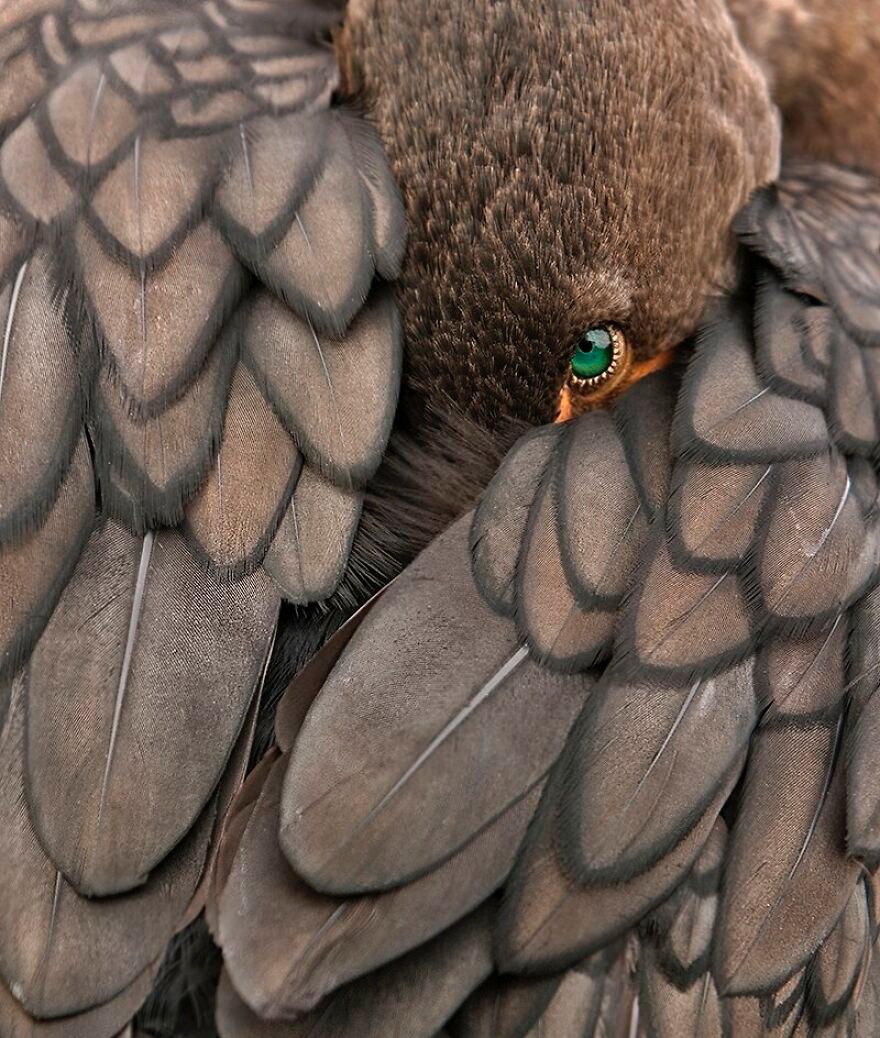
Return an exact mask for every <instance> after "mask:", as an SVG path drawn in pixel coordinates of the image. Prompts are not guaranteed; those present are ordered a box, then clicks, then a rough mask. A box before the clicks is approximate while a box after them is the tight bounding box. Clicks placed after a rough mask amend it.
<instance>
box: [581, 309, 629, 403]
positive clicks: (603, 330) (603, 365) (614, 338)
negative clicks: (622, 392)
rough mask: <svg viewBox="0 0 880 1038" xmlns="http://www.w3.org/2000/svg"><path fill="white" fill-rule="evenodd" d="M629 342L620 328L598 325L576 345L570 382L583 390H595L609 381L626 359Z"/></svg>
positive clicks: (584, 334) (587, 332)
mask: <svg viewBox="0 0 880 1038" xmlns="http://www.w3.org/2000/svg"><path fill="white" fill-rule="evenodd" d="M624 349H625V341H624V338H623V334H622V333H621V332H620V331H618V329H617V328H614V327H612V326H611V325H608V324H597V325H594V326H593V327H592V328H588V329H587V330H586V331H585V332H584V333H583V334H582V335H581V337H580V338H579V339H578V341H577V342H576V343H575V348H574V353H573V354H572V355H571V375H570V381H571V382H572V383H573V384H574V385H575V386H576V387H577V388H579V389H592V388H594V387H596V386H600V385H603V384H604V383H605V382H607V381H608V380H609V379H610V378H611V377H612V376H613V375H614V374H615V373H616V372H617V370H618V369H619V368H620V366H621V364H622V362H623V359H624Z"/></svg>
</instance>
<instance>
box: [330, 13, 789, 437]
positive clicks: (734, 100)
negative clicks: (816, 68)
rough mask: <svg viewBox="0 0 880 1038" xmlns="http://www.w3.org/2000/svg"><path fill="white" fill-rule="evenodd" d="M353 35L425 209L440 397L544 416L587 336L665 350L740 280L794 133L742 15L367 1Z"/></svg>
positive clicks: (413, 341)
mask: <svg viewBox="0 0 880 1038" xmlns="http://www.w3.org/2000/svg"><path fill="white" fill-rule="evenodd" d="M342 40H343V49H344V66H345V67H347V68H348V69H349V74H348V76H347V80H346V85H347V86H349V87H350V88H353V89H354V90H356V91H357V93H358V95H359V96H361V97H363V99H364V101H365V103H366V104H367V106H368V108H369V110H370V112H371V114H372V115H373V118H374V119H375V121H376V125H377V127H378V129H379V132H380V133H381V135H382V139H383V141H384V143H385V146H386V149H387V151H388V154H389V158H390V160H391V163H392V168H393V169H394V172H395V175H396V177H397V179H398V182H399V184H400V187H401V191H402V194H403V199H404V203H405V206H406V210H407V217H408V221H409V251H408V259H407V263H406V265H405V267H404V270H403V275H402V279H401V281H400V284H399V289H398V298H399V300H400V305H401V313H402V318H403V323H404V334H405V337H406V341H407V342H408V344H409V349H408V354H407V360H408V365H409V373H410V378H411V380H412V382H413V383H414V384H415V386H416V387H417V388H418V390H419V391H420V392H421V393H422V394H426V395H428V396H435V395H437V394H444V395H446V396H448V397H449V398H450V399H451V400H453V401H455V402H456V404H457V405H458V406H459V407H462V408H464V409H465V410H466V411H467V412H468V413H469V414H470V415H472V416H475V417H477V418H478V420H480V421H483V422H488V423H493V422H497V421H498V420H499V419H500V418H502V417H505V416H510V415H513V416H515V417H517V418H522V419H525V420H528V421H529V422H532V423H535V424H539V423H542V422H547V421H549V420H551V419H552V418H553V417H554V415H555V413H556V407H557V396H558V391H559V385H560V382H561V379H562V374H563V372H564V370H565V368H566V366H567V364H568V360H569V357H570V355H571V346H572V343H573V341H574V340H575V339H576V338H577V336H578V334H579V333H580V332H581V330H582V329H583V328H585V327H587V326H588V325H590V324H594V323H597V322H600V321H603V320H609V321H615V322H617V323H619V324H620V325H621V326H622V327H623V328H624V329H625V330H626V331H627V332H628V334H629V336H630V337H631V339H632V342H633V346H634V349H635V350H636V352H637V354H638V355H639V356H642V357H647V356H650V355H652V354H653V353H656V352H657V351H659V350H661V349H663V348H665V347H668V346H671V345H674V344H676V343H678V342H679V341H680V340H681V339H682V338H684V337H685V336H686V335H688V334H689V333H690V332H691V331H693V328H694V326H695V324H696V321H697V318H698V316H699V314H700V312H701V310H702V308H703V306H704V303H705V299H706V296H707V295H708V294H711V293H713V292H716V291H725V290H729V289H730V288H731V287H732V286H733V284H734V281H735V276H736V271H735V262H734V259H735V251H736V250H735V245H734V242H733V239H732V237H731V236H730V224H731V220H732V217H733V215H734V213H735V212H736V210H737V209H738V208H739V207H740V206H741V205H742V204H743V202H744V201H745V200H746V198H747V197H748V195H749V192H750V191H752V190H753V189H754V188H755V187H757V186H758V185H759V184H764V183H767V182H769V181H770V180H772V179H773V177H774V176H775V175H776V172H777V168H778V166H777V156H778V125H777V119H776V116H775V114H774V112H773V109H772V107H771V104H770V101H769V98H768V96H767V90H766V86H765V84H764V82H763V79H762V78H761V76H760V75H759V73H758V70H757V68H756V67H755V66H754V65H753V63H752V62H751V61H750V59H749V58H748V57H747V55H746V54H745V52H744V51H743V50H742V48H741V47H740V45H739V43H738V41H737V39H736V35H735V30H734V28H733V25H732V23H731V21H730V18H729V16H728V14H727V12H726V10H725V8H724V5H723V4H721V3H715V2H712V3H709V4H705V3H703V4H697V3H694V2H691V0H668V2H666V0H664V2H663V3H661V4H650V5H646V4H627V3H623V2H620V0H602V2H599V3H593V4H589V5H586V4H581V3H577V2H575V0H562V2H558V3H552V4H523V3H517V2H502V3H489V2H487V0H480V2H478V3H472V2H465V0H461V2H459V0H456V2H455V3H453V4H451V5H449V4H446V5H444V7H443V11H442V13H439V12H437V11H435V10H433V8H432V5H429V4H423V3H421V2H418V3H401V2H398V0H360V2H358V3H355V4H352V5H350V8H349V13H348V17H347V20H346V26H345V32H344V34H343V37H342Z"/></svg>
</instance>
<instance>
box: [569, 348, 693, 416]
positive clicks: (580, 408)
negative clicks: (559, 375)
mask: <svg viewBox="0 0 880 1038" xmlns="http://www.w3.org/2000/svg"><path fill="white" fill-rule="evenodd" d="M614 331H615V332H616V334H617V335H618V336H619V337H620V350H621V355H620V358H619V360H618V361H617V362H616V363H612V364H610V365H609V366H608V368H607V369H606V371H604V372H603V373H602V374H601V375H598V376H594V377H592V378H588V379H584V378H580V377H578V376H577V375H575V373H574V371H573V370H572V368H571V367H569V370H568V373H567V375H566V378H565V383H564V385H563V387H562V389H561V391H560V394H559V410H558V412H557V414H556V421H557V422H567V421H568V420H569V419H570V418H577V417H578V415H582V414H584V412H586V411H592V410H594V409H595V408H598V407H603V406H605V405H607V404H609V403H610V402H611V400H613V399H614V398H615V397H616V396H618V394H620V393H622V392H624V391H625V390H626V389H628V388H629V387H630V386H631V385H633V384H634V383H635V382H638V380H639V379H641V378H645V376H646V375H650V374H652V373H653V372H655V371H660V370H661V369H662V368H665V367H668V365H669V364H671V363H672V361H673V360H674V359H675V349H674V348H673V349H667V350H661V351H660V352H659V353H655V354H654V356H652V357H649V358H648V359H647V360H643V361H636V359H635V355H634V353H633V351H632V348H631V347H630V345H629V343H628V341H627V339H626V335H625V334H624V333H623V332H622V331H621V330H620V329H619V328H614Z"/></svg>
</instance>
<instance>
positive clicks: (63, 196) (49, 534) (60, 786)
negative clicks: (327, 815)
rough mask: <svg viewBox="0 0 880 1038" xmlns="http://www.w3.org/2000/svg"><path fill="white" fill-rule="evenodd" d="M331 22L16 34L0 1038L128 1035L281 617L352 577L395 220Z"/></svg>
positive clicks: (382, 381)
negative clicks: (282, 610)
mask: <svg viewBox="0 0 880 1038" xmlns="http://www.w3.org/2000/svg"><path fill="white" fill-rule="evenodd" d="M340 16H341V15H340V5H338V4H335V3H327V2H318V0H315V2H310V0H301V2H289V0H286V2H274V0H204V2H202V0H193V2H191V3H187V4H180V3H176V2H175V3H164V2H152V0H151V2H147V3H133V2H129V0H107V2H105V0H101V2H93V0H12V2H11V3H7V4H5V5H4V7H3V10H2V12H0V587H2V588H3V593H2V599H0V831H2V832H3V834H4V835H3V840H2V844H0V848H2V850H0V1032H2V1033H3V1034H13V1033H14V1034H19V1033H25V1030H26V1032H27V1033H28V1034H31V1033H33V1034H36V1033H38V1032H39V1033H42V1031H39V1028H40V1027H44V1026H45V1027H47V1028H49V1029H51V1028H52V1027H54V1026H55V1025H56V1023H57V1021H59V1020H63V1021H64V1026H65V1027H66V1028H67V1030H64V1031H63V1033H64V1034H74V1033H76V1034H79V1033H83V1034H88V1035H89V1036H90V1038H101V1036H103V1035H108V1036H109V1035H111V1034H113V1033H115V1032H116V1031H117V1030H118V1029H119V1028H120V1027H121V1026H123V1025H124V1024H125V1022H126V1021H127V1020H128V1019H129V1018H130V1017H131V1015H132V1013H133V1010H134V1009H136V1008H137V1005H138V1004H139V1003H140V1002H141V1001H142V1000H143V997H144V992H145V990H148V989H149V985H150V974H151V971H152V970H154V968H155V964H156V962H157V960H158V959H159V958H160V957H161V955H162V953H163V950H164V948H165V946H166V944H167V942H168V940H169V938H170V936H171V935H172V934H173V933H174V932H175V930H177V929H178V928H179V927H181V926H182V925H183V924H184V923H185V922H186V921H187V920H188V919H189V918H191V917H192V916H193V915H194V914H195V912H196V911H197V910H198V905H199V903H200V900H201V899H203V897H204V882H203V878H204V875H205V873H206V867H207V865H209V864H210V861H211V859H212V854H213V852H212V850H211V848H212V847H213V845H214V844H215V843H216V840H215V839H214V837H215V835H216V832H217V830H218V823H219V819H220V818H221V817H222V815H223V814H224V811H225V807H224V805H225V804H228V802H229V799H230V797H231V795H232V793H233V792H234V790H235V788H236V786H237V785H238V782H239V780H240V778H241V776H242V774H243V771H244V768H245V766H246V763H247V758H248V753H249V748H250V742H251V737H252V733H253V725H254V719H255V716H256V703H257V700H258V698H259V690H260V686H261V681H262V677H263V674H264V672H265V668H266V665H267V662H268V658H269V653H270V650H271V647H272V643H273V638H274V633H275V629H276V623H277V617H278V612H279V605H280V603H281V601H282V600H287V601H289V602H293V603H300V604H302V603H309V602H316V601H320V600H322V599H324V598H326V597H327V596H328V595H330V594H331V593H332V592H333V590H334V588H335V587H336V585H337V584H338V582H339V580H340V578H341V576H342V574H343V571H344V569H345V566H346V562H347V559H348V554H349V549H350V547H351V543H352V538H353V535H354V531H355V528H356V526H357V524H358V520H359V515H360V508H361V498H362V488H363V486H364V484H365V482H366V480H367V479H368V478H369V477H370V475H371V474H372V473H373V471H374V470H375V469H376V467H377V465H378V464H379V461H380V459H381V456H382V453H383V450H384V447H385V443H386V440H387V438H388V435H389V431H390V426H391V422H392V419H393V413H394V409H395V405H396V400H397V392H398V384H399V372H400V360H401V347H400V335H399V328H398V321H397V315H396V310H395V306H394V303H393V300H392V299H391V296H390V289H389V288H388V287H387V285H386V282H388V281H390V280H393V278H394V277H395V275H396V273H397V271H398V268H399V265H400V261H401V258H402V251H403V243H404V233H403V230H404V228H403V222H404V221H403V211H402V206H401V204H400V201H399V198H398V195H397V191H396V187H395V185H394V182H393V179H392V177H391V174H390V171H389V168H388V166H387V163H386V161H385V158H384V155H383V152H382V149H381V146H380V144H379V141H378V138H377V136H376V134H375V133H374V132H373V131H372V129H371V128H370V127H369V126H368V125H367V124H366V122H365V121H364V120H363V119H362V118H361V117H360V116H359V115H358V114H357V113H355V112H353V111H349V110H348V109H346V108H345V107H343V106H341V105H340V104H338V103H337V101H336V99H335V93H334V91H335V89H336V86H337V81H338V70H337V65H336V60H335V55H334V51H333V49H332V47H331V46H330V44H329V42H328V31H329V28H330V27H331V26H332V25H333V24H335V22H337V21H338V20H339V18H340ZM28 1021H30V1022H29V1023H28ZM30 1027H34V1028H37V1030H34V1031H31V1030H30V1029H29V1028H30ZM58 1027H59V1028H61V1025H60V1024H59V1025H58ZM52 1033H55V1031H53V1032H52ZM59 1033H60V1031H59Z"/></svg>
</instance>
